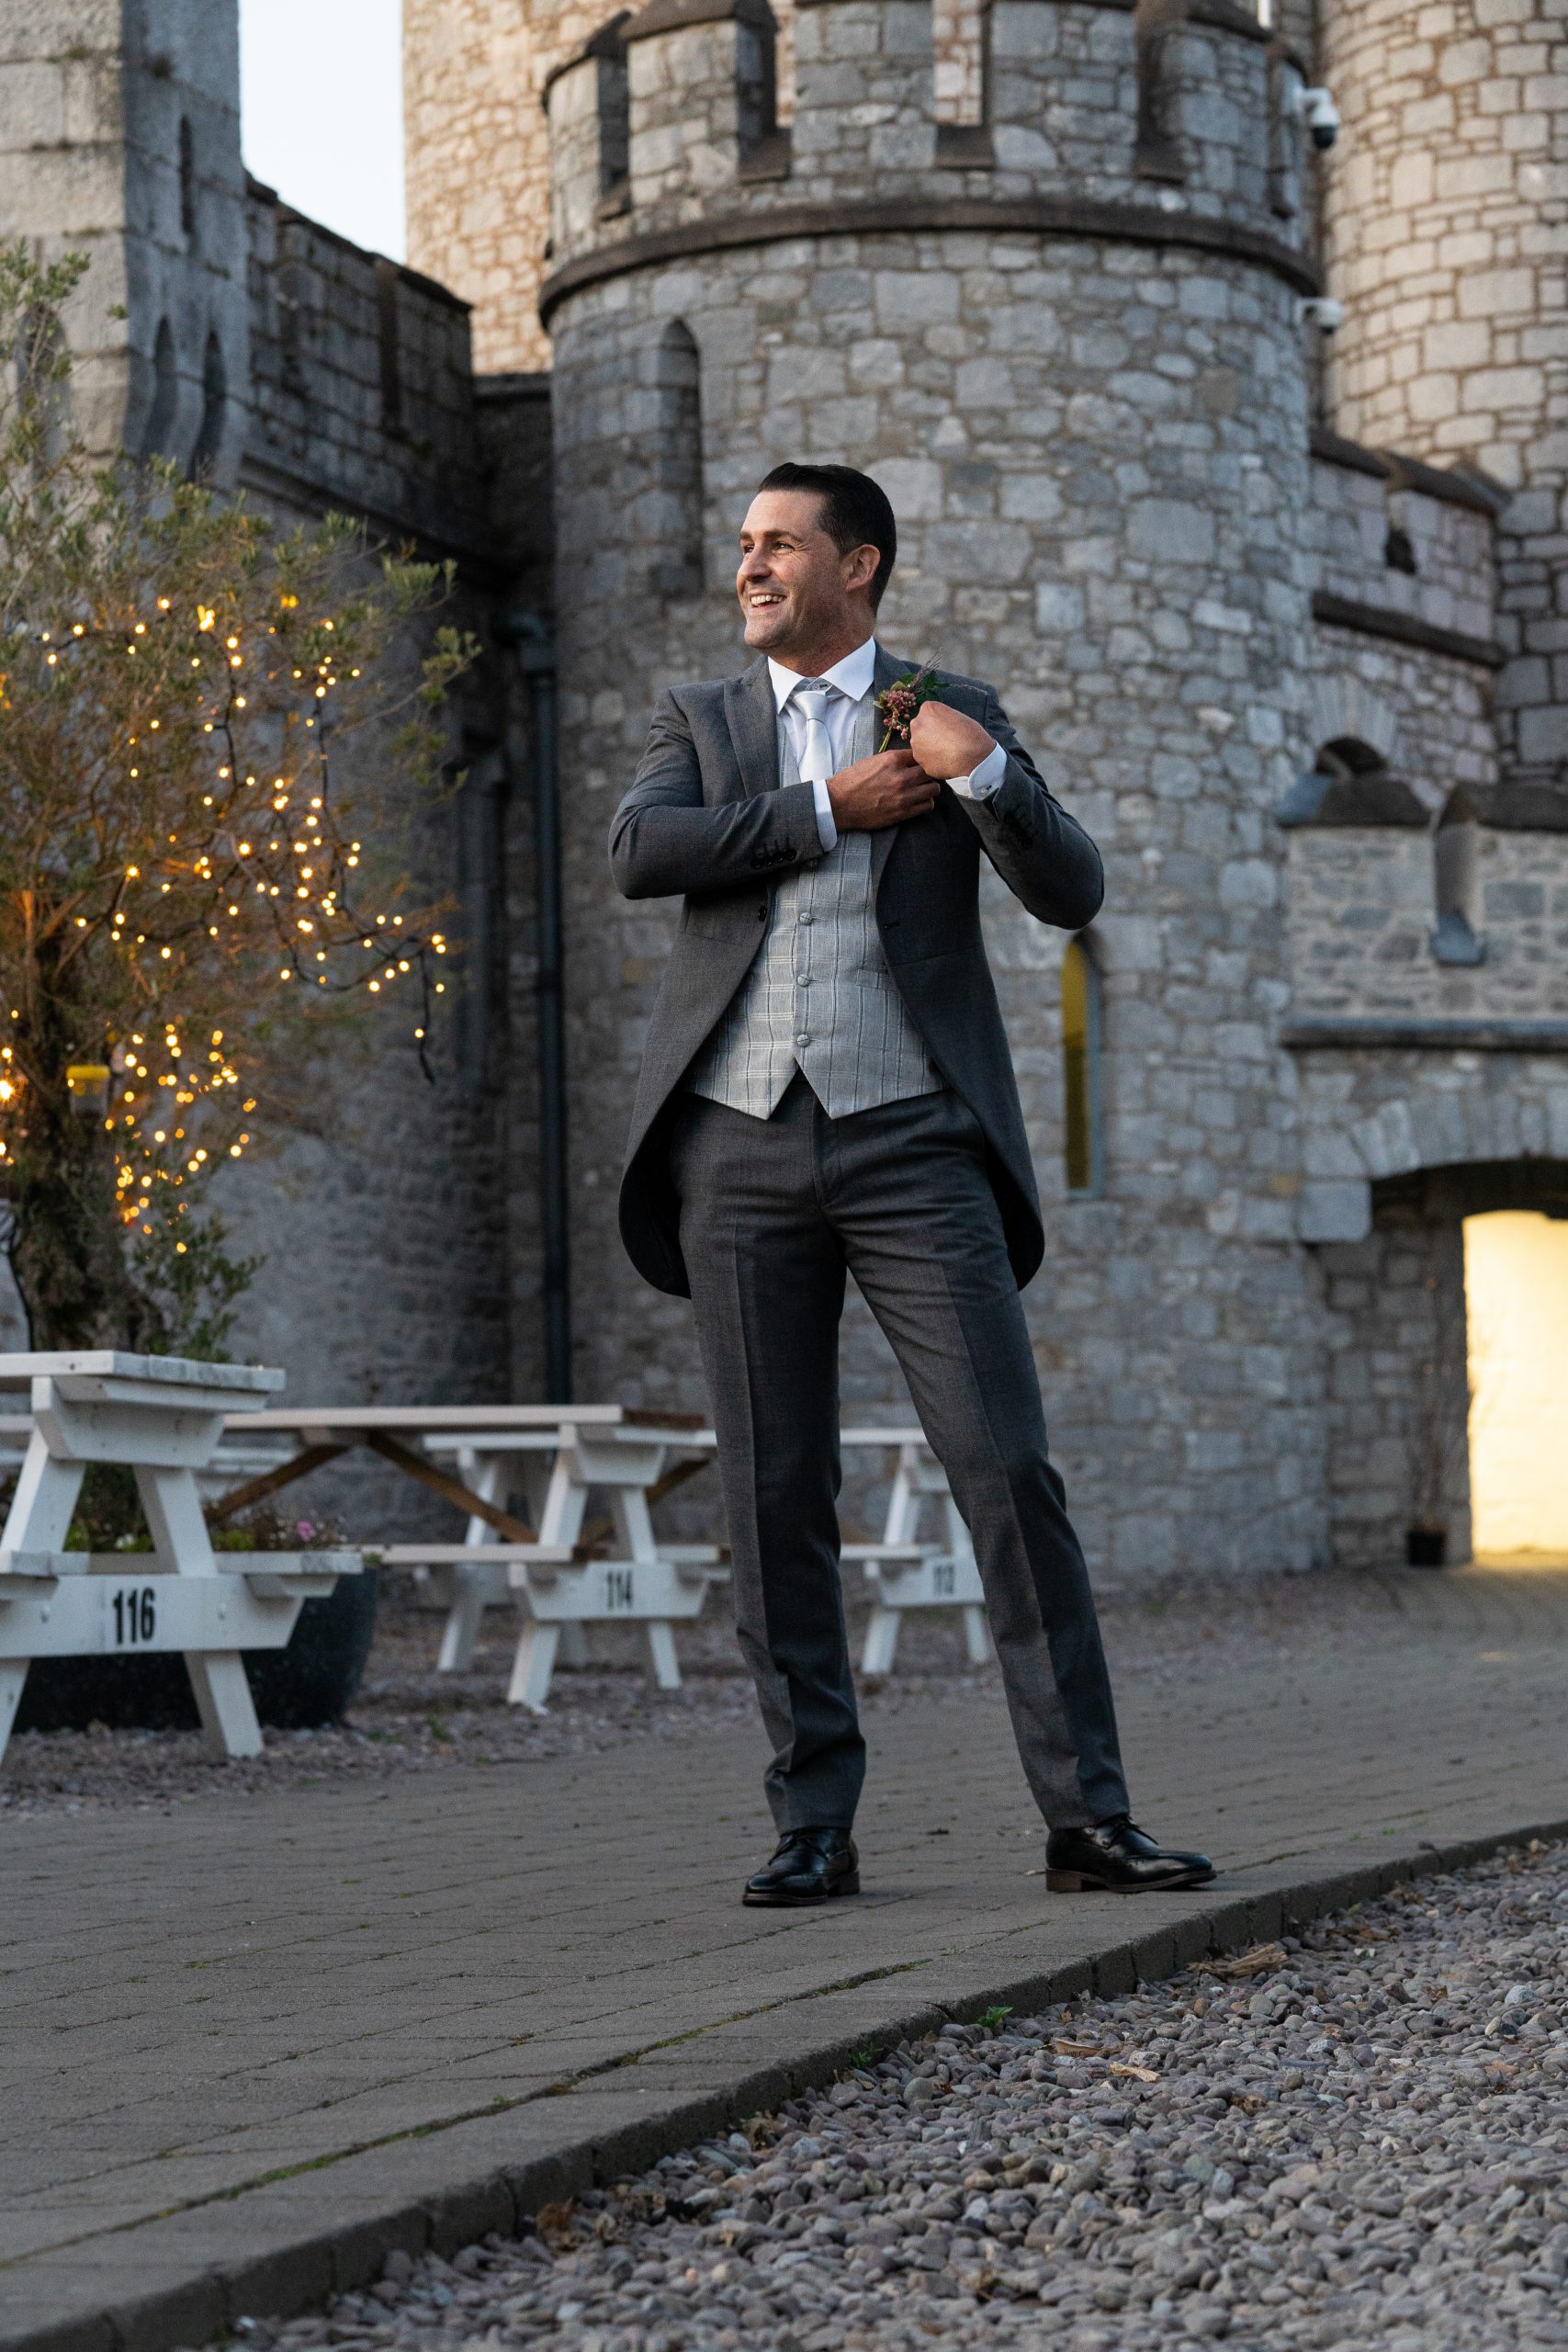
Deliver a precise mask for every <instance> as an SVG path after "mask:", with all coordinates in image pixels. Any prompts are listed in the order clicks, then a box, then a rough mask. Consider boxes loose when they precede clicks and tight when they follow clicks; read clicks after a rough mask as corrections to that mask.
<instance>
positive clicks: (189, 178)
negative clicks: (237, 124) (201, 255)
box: [180, 114, 196, 245]
mask: <svg viewBox="0 0 1568 2352" xmlns="http://www.w3.org/2000/svg"><path fill="white" fill-rule="evenodd" d="M180 234H181V236H182V237H183V238H184V239H185V241H186V244H187V245H194V244H195V243H196V141H195V139H194V137H193V136H192V133H191V127H190V117H189V115H186V114H183V115H181V117H180Z"/></svg>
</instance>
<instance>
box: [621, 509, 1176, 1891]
mask: <svg viewBox="0 0 1568 2352" xmlns="http://www.w3.org/2000/svg"><path fill="white" fill-rule="evenodd" d="M896 551H897V533H896V530H895V526H894V520H893V510H892V508H891V507H890V506H889V504H888V503H887V500H886V497H885V495H884V494H883V492H881V491H880V490H879V489H878V488H877V485H876V484H875V482H874V481H871V480H870V478H869V477H868V476H867V475H865V474H861V473H855V472H853V471H852V469H850V468H849V467H847V466H814V465H784V466H776V467H775V468H774V469H773V472H772V473H770V474H769V475H768V477H767V479H766V481H764V482H763V483H762V485H761V489H760V490H759V492H757V495H756V497H755V498H754V499H753V500H752V502H751V505H750V510H749V512H748V514H747V516H746V520H745V523H744V525H743V526H742V527H741V532H740V568H739V574H738V576H737V582H736V585H737V589H738V591H739V598H740V608H741V611H742V613H743V615H744V616H745V624H746V642H747V644H748V645H749V646H750V647H751V648H752V649H753V650H755V652H756V653H757V655H758V657H759V658H758V659H757V660H756V661H755V662H753V663H752V664H751V667H750V669H749V670H746V671H744V672H743V673H742V674H741V675H740V676H739V677H738V678H730V679H727V680H723V681H720V682H718V683H716V684H710V685H690V686H677V687H674V688H671V690H670V691H668V692H667V693H666V694H664V695H662V696H661V697H660V702H659V705H658V707H657V709H656V710H655V712H654V717H653V725H652V729H651V731H650V733H649V742H648V749H647V751H646V752H644V754H643V759H642V764H641V766H640V767H639V768H638V770H637V778H636V781H635V782H634V784H633V785H632V788H631V790H630V791H629V792H628V793H627V795H626V798H625V800H624V801H623V802H622V803H621V806H620V808H619V809H618V810H617V811H616V814H615V824H614V827H613V828H612V833H611V858H612V863H613V865H614V869H615V880H616V882H617V883H618V885H619V887H620V888H621V889H622V890H623V891H624V892H625V894H626V897H627V898H629V899H662V898H673V897H677V896H678V897H680V898H681V899H682V910H681V927H680V932H679V934H678V936H677V938H676V942H675V947H674V953H673V954H672V956H671V959H670V964H669V967H668V969H667V971H666V973H665V976H664V983H663V986H662V988H661V989H660V995H659V1001H658V1004H657V1006H656V1008H655V1011H654V1014H653V1020H652V1023H651V1026H650V1029H649V1038H648V1045H647V1049H646V1052H645V1055H644V1058H643V1065H642V1073H641V1078H640V1080H639V1082H638V1086H637V1103H636V1108H635V1111H634V1113H633V1117H632V1135H631V1146H630V1153H629V1157H628V1160H627V1166H626V1177H625V1181H624V1183H623V1186H622V1192H621V1231H622V1234H623V1236H624V1238H625V1240H626V1248H627V1250H629V1251H630V1253H631V1257H632V1260H633V1261H634V1263H635V1264H636V1265H637V1268H638V1270H639V1272H642V1273H643V1274H645V1275H646V1276H647V1278H648V1280H649V1282H650V1283H654V1284H655V1285H656V1286H657V1287H658V1288H659V1289H660V1290H665V1291H670V1292H673V1293H675V1294H676V1295H687V1294H689V1295H690V1296H691V1299H692V1302H693V1306H694V1308H695V1311H696V1324H697V1336H698V1340H699V1342H700V1344H701V1348H702V1354H703V1363H704V1368H705V1372H706V1374H707V1385H708V1389H709V1393H710V1396H711V1398H712V1404H713V1416H714V1423H715V1427H716V1430H717V1433H718V1464H719V1475H720V1478H721V1480H722V1483H723V1488H724V1500H725V1508H726V1511H727V1514H728V1521H729V1537H730V1553H731V1558H732V1561H733V1578H734V1592H735V1608H736V1619H737V1625H738V1630H739V1638H740V1645H741V1648H742V1650H743V1651H744V1653H745V1657H746V1661H747V1664H748V1665H749V1667H750V1669H751V1673H752V1676H753V1678H754V1679H755V1681H756V1685H757V1694H758V1697H759V1699H760V1700H761V1708H762V1714H763V1719H764V1721H765V1723H766V1725H767V1729H768V1733H769V1736H770V1737H771V1738H772V1740H773V1751H774V1752H773V1763H772V1765H771V1767H770V1768H769V1770H768V1774H767V1780H766V1787H767V1792H768V1799H769V1803H770V1804H771V1805H772V1807H773V1819H774V1822H775V1824H776V1826H777V1828H778V1832H779V1842H778V1847H777V1849H776V1851H775V1852H774V1854H773V1859H772V1860H770V1861H769V1862H768V1863H767V1864H766V1865H765V1866H764V1867H763V1868H762V1869H761V1870H760V1871H758V1872H757V1874H756V1875H755V1877H753V1878H751V1879H750V1880H749V1881H748V1883H747V1886H746V1890H745V1900H746V1901H747V1902H748V1903H756V1904H798V1903H813V1902H818V1901H821V1900H822V1899H823V1898H824V1897H826V1896H829V1895H834V1894H856V1893H858V1891H859V1887H860V1877H859V1858H858V1856H857V1854H856V1852H855V1848H854V1845H853V1842H852V1838H851V1835H850V1832H851V1827H852V1823H853V1820H854V1815H855V1805H856V1802H857V1800H858V1798H859V1796H860V1792H861V1782H862V1780H863V1777H864V1770H865V1745H864V1742H863V1739H862V1737H861V1733H860V1726H859V1723H858V1721H857V1718H856V1713H855V1698H854V1686H853V1683H852V1679H851V1674H850V1661H849V1648H848V1643H847V1640H846V1637H845V1631H844V1614H843V1601H842V1596H841V1592H840V1581H839V1525H838V1516H837V1512H836V1509H835V1503H836V1499H837V1496H838V1491H839V1383H838V1348H839V1320H840V1314H841V1312H842V1308H843V1302H844V1277H845V1274H846V1272H849V1273H851V1274H852V1275H853V1276H854V1279H855V1281H856V1283H857V1284H858V1285H859V1287H860V1290H861V1292H862V1294H863V1296H864V1298H865V1300H866V1303H867V1305H868V1306H870V1308H871V1311H872V1313H873V1314H874V1316H875V1317H876V1319H877V1321H878V1323H880V1325H881V1326H882V1329H883V1330H884V1331H885V1332H886V1335H887V1338H888V1340H889V1341H890V1343H891V1345H892V1348H893V1351H894V1353H895V1355H896V1356H897V1359H898V1363H899V1364H900V1366H901V1368H902V1370H903V1373H904V1376H905V1379H906V1380H907V1381H908V1386H909V1393H910V1395H911V1397H913V1399H914V1402H915V1408H916V1410H917V1411H918V1412H919V1417H920V1421H921V1424H922V1426H923V1428H924V1430H925V1432H926V1435H927V1437H928V1439H929V1440H930V1442H931V1445H932V1447H933V1448H934V1449H935V1451H936V1453H937V1454H938V1456H939V1457H940V1459H941V1461H942V1466H943V1467H944V1469H945V1470H946V1472H947V1476H948V1481H949V1484H950V1485H951V1487H952V1489H953V1495H954V1497H955V1498H956V1500H957V1503H958V1508H959V1510H961V1511H962V1512H963V1514H964V1521H965V1522H966V1524H967V1526H968V1528H969V1531H970V1533H971V1535H972V1536H973V1538H974V1544H975V1553H976V1559H977V1561H978V1563H979V1568H980V1574H981V1577H982V1578H983V1580H984V1583H985V1589H986V1602H987V1611H988V1613H989V1616H990V1623H991V1631H992V1634H993V1635H994V1637H995V1640H996V1645H997V1656H998V1660H999V1662H1000V1665H1001V1670H1002V1679H1003V1682H1004V1684H1005V1687H1006V1691H1007V1699H1008V1705H1009V1708H1010V1711H1011V1715H1012V1724H1013V1732H1014V1735H1015V1736H1016V1738H1017V1741H1018V1748H1019V1755H1020V1758H1021V1761H1022V1764H1023V1770H1024V1772H1025V1775H1026V1776H1027V1778H1028V1781H1029V1785H1030V1788H1031V1790H1032V1793H1033V1795H1034V1798H1035V1801H1036V1803H1037V1804H1039V1807H1040V1810H1041V1812H1042V1813H1043V1815H1044V1817H1045V1820H1046V1822H1047V1823H1048V1824H1049V1832H1050V1834H1049V1838H1048V1839H1047V1844H1046V1865H1047V1870H1046V1883H1047V1884H1048V1885H1049V1886H1050V1887H1053V1888H1055V1889H1059V1890H1066V1891H1077V1890H1078V1889H1082V1888H1092V1887H1108V1888H1113V1889H1117V1890H1119V1891H1130V1890H1133V1889H1136V1888H1144V1887H1172V1886H1196V1885H1201V1884H1202V1883H1205V1882H1206V1881H1207V1880H1209V1879H1211V1878H1212V1877H1213V1869H1212V1867H1211V1865H1210V1863H1209V1862H1208V1860H1206V1859H1205V1857H1204V1856H1203V1855H1201V1854H1187V1853H1170V1852H1166V1851H1162V1850H1161V1849H1160V1848H1159V1847H1157V1846H1156V1844H1155V1842H1154V1841H1153V1839H1152V1838H1147V1837H1145V1835H1144V1833H1143V1832H1142V1831H1141V1830H1140V1829H1138V1828H1136V1827H1135V1826H1134V1824H1133V1822H1132V1820H1131V1819H1130V1817H1129V1815H1128V1807H1127V1791H1126V1784H1125V1782H1124V1781H1123V1779H1122V1759H1121V1754H1120V1750H1119V1747H1118V1744H1117V1736H1116V1719H1115V1713H1114V1710H1113V1708H1112V1705H1111V1686H1110V1681H1109V1679H1108V1677H1107V1674H1106V1669H1105V1659H1104V1656H1103V1654H1102V1652H1101V1649H1100V1629H1099V1625H1098V1623H1097V1622H1096V1618H1095V1610H1094V1600H1093V1597H1092V1595H1091V1593H1090V1591H1089V1577H1088V1573H1087V1571H1086V1569H1085V1566H1084V1559H1083V1554H1082V1552H1081V1551H1080V1549H1079V1547H1078V1542H1077V1536H1076V1535H1075V1534H1074V1532H1073V1530H1072V1525H1071V1523H1070V1521H1068V1518H1067V1514H1066V1510H1065V1508H1064V1504H1063V1489H1062V1482H1061V1479H1060V1478H1059V1477H1058V1476H1057V1474H1056V1472H1055V1468H1054V1467H1053V1466H1052V1464H1051V1462H1050V1459H1049V1457H1048V1455H1047V1453H1046V1449H1045V1426H1044V1421H1043V1416H1042V1412H1041V1405H1040V1391H1039V1386H1038V1384H1037V1381H1036V1378H1035V1371H1034V1358H1033V1353H1032V1349H1031V1346H1030V1340H1029V1333H1028V1329H1027V1327H1026V1325H1025V1322H1024V1317H1023V1310H1022V1307H1021V1305H1020V1302H1019V1295H1018V1293H1019V1288H1020V1286H1021V1284H1022V1283H1026V1282H1028V1281H1029V1279H1030V1277H1031V1276H1032V1274H1033V1273H1034V1272H1035V1270H1036V1268H1037V1267H1038V1266H1039V1264H1040V1261H1041V1259H1042V1257H1043V1251H1044V1236H1043V1231H1042V1227H1041V1223H1040V1210H1039V1204H1038V1202H1037V1199H1036V1195H1035V1189H1034V1177H1033V1171H1032V1167H1031V1163H1030V1157H1029V1145H1028V1142H1027V1140H1026V1138H1025V1135H1024V1129H1023V1120H1022V1115H1021V1112H1020V1109H1019V1102H1018V1090H1017V1086H1016V1083H1015V1081H1014V1078H1013V1071H1012V1063H1011V1060H1010V1057H1009V1053H1008V1046H1007V1039H1006V1037H1005V1035H1004V1034H1003V1030H1002V1023H1001V1018H1000V1014H999V1012H998V1007H997V1000H996V994H995V991H994V989H993V987H992V984H991V975H990V971H989V968H988V967H987V962H986V952H985V948H984V945H983V944H982V941H981V936H980V917H979V908H978V903H977V889H978V881H979V867H980V853H981V851H982V850H983V851H984V852H985V854H986V855H987V857H988V858H989V859H990V861H991V863H992V865H994V866H995V867H996V869H997V871H998V874H999V875H1000V876H1001V877H1002V879H1003V881H1004V882H1005V883H1006V884H1007V886H1008V888H1009V889H1010V890H1011V891H1012V893H1013V895H1014V897H1015V898H1017V899H1020V900H1021V903H1022V904H1023V905H1024V906H1025V907H1026V908H1027V909H1028V910H1029V912H1030V913H1031V914H1032V915H1033V916H1034V917H1036V919H1037V920H1038V921H1040V922H1049V923H1055V924H1058V925H1060V926H1062V927H1063V928H1064V929H1066V930H1069V931H1076V930H1078V929H1080V928H1081V927H1082V926H1083V925H1084V924H1085V923H1087V922H1089V921H1090V920H1091V918H1092V917H1093V916H1094V915H1095V913H1096V912H1097V911H1098V910H1099V907H1100V898H1101V881H1100V857H1099V854H1098V853H1097V851H1096V850H1095V847H1094V844H1093V842H1090V840H1089V837H1088V835H1087V834H1086V833H1084V832H1083V831H1081V830H1080V828H1079V827H1078V826H1077V824H1075V823H1074V821H1073V820H1072V818H1071V817H1069V816H1068V815H1067V814H1066V810H1065V809H1061V808H1060V807H1058V805H1057V804H1056V802H1055V801H1054V800H1053V799H1052V798H1051V797H1050V795H1049V793H1048V792H1047V791H1046V789H1045V787H1044V786H1043V783H1042V782H1041V780H1040V777H1039V775H1037V774H1036V772H1035V769H1034V766H1033V763H1032V761H1031V760H1030V758H1029V755H1028V753H1027V752H1024V751H1023V749H1022V748H1021V745H1020V743H1019V741H1018V738H1017V737H1016V736H1015V735H1014V733H1013V731H1012V729H1011V728H1010V726H1009V724H1008V721H1007V719H1006V718H1005V717H1004V715H1003V712H1002V707H1001V705H1000V703H999V702H998V699H997V696H996V695H995V694H994V692H993V691H992V689H991V688H990V687H989V686H986V685H981V684H978V683H976V681H975V680H973V679H969V678H962V677H957V676H953V675H952V674H950V673H947V672H945V671H943V672H941V673H938V675H937V680H936V683H937V686H938V690H939V695H940V699H936V700H928V701H926V702H924V703H923V704H922V705H921V706H920V707H919V710H918V712H917V713H916V715H915V717H914V719H913V722H912V724H911V726H910V727H909V729H908V742H907V743H898V744H897V745H895V746H893V747H890V748H888V749H886V750H883V749H881V748H880V745H881V742H882V738H883V736H884V734H885V732H886V727H885V724H884V722H883V720H882V718H880V716H879V714H878V711H877V708H876V696H877V695H879V694H881V693H883V692H884V691H885V690H886V688H887V687H888V686H889V685H890V684H893V683H894V682H895V681H896V680H897V679H898V678H900V677H902V676H906V675H908V673H910V672H911V671H912V669H913V667H914V665H913V664H912V663H905V662H896V661H894V660H893V659H892V658H891V657H890V656H889V655H888V654H887V653H886V652H885V651H884V650H883V649H882V647H881V646H880V645H879V644H878V643H877V642H876V639H875V636H874V628H875V615H876V607H877V605H878V604H879V603H880V602H881V599H882V594H883V591H884V590H885V589H886V585H887V581H888V577H889V574H890V573H891V571H892V570H893V562H894V557H895V554H896Z"/></svg>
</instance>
